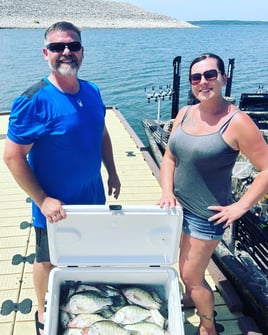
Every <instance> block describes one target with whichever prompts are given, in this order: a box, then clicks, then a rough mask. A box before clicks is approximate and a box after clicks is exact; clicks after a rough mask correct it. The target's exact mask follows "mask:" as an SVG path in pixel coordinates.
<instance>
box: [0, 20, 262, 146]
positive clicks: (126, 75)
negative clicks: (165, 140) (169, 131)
mask: <svg viewBox="0 0 268 335" xmlns="http://www.w3.org/2000/svg"><path fill="white" fill-rule="evenodd" d="M43 33H44V30H43V29H0V40H1V48H0V60H1V77H0V83H1V90H0V111H4V110H9V109H10V107H11V104H12V101H13V99H14V98H15V97H16V96H17V95H18V94H20V93H22V91H24V90H25V89H26V88H27V87H28V86H30V85H31V84H33V83H35V82H36V81H38V80H39V79H41V78H42V77H44V76H46V75H47V74H48V72H49V69H48V66H47V63H46V62H45V61H44V59H43V56H42V53H41V48H42V45H43ZM267 36H268V22H266V23H260V22H255V23H243V24H242V23H240V24H237V23H235V22H210V23H202V24H201V25H200V28H199V29H87V30H83V31H82V37H83V45H84V47H85V58H84V62H83V65H82V68H81V70H80V74H79V75H80V77H81V78H83V79H86V80H90V81H93V82H95V83H96V84H97V85H98V86H99V87H100V89H101V92H102V96H103V100H104V102H105V104H106V105H107V106H111V105H113V106H116V107H117V108H118V109H119V110H120V111H121V113H122V114H123V115H124V116H125V118H126V119H127V120H128V122H129V123H130V125H131V126H132V127H133V128H134V130H135V131H136V132H137V134H138V135H139V136H140V137H141V139H142V140H143V141H145V142H146V139H145V136H144V132H143V129H142V126H141V122H140V120H141V119H142V118H156V114H157V103H156V102H151V103H150V104H148V103H147V100H146V97H145V94H144V88H145V87H146V88H147V90H149V91H150V90H151V87H152V86H153V85H154V86H155V87H156V88H158V87H159V86H160V85H163V86H166V85H169V84H171V85H172V81H173V66H172V61H173V59H174V58H175V57H176V56H181V57H182V62H181V88H180V106H182V105H184V104H185V103H186V101H187V94H188V90H189V83H188V68H189V64H190V62H191V61H192V59H193V58H195V56H197V55H198V54H199V53H203V52H213V53H216V54H219V55H220V56H221V57H222V58H223V59H224V60H225V63H226V67H227V65H228V60H229V58H235V69H234V76H233V84H232V94H231V95H232V96H233V97H234V98H236V101H237V102H239V98H240V94H241V93H242V92H243V93H247V92H255V91H256V90H257V88H258V86H259V85H264V88H265V89H267V90H268V40H267ZM170 112H171V102H170V101H169V100H165V101H163V102H161V116H162V118H163V119H168V118H169V116H170Z"/></svg>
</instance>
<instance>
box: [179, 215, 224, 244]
mask: <svg viewBox="0 0 268 335" xmlns="http://www.w3.org/2000/svg"><path fill="white" fill-rule="evenodd" d="M223 226H224V223H222V224H219V225H215V224H214V223H213V222H209V221H208V220H207V219H203V218H201V217H199V216H197V215H195V214H193V213H191V212H189V211H188V210H186V209H184V210H183V227H182V230H183V232H184V233H185V234H186V235H190V236H192V237H195V238H199V239H201V240H221V239H222V235H223V233H224V230H225V229H224V228H223Z"/></svg>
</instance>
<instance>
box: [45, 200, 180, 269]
mask: <svg viewBox="0 0 268 335" xmlns="http://www.w3.org/2000/svg"><path fill="white" fill-rule="evenodd" d="M64 209H65V210H66V214H67V218H66V219H65V220H62V221H59V222H58V223H54V224H51V223H49V222H47V228H48V239H49V250H50V257H51V262H52V264H54V265H57V266H59V267H66V266H79V267H82V266H111V265H112V266H116V265H121V266H122V265H124V266H126V265H130V266H135V265H139V266H140V265H147V266H149V265H152V266H158V265H164V264H168V265H171V264H174V263H175V262H176V260H177V256H178V250H179V243H180V235H181V227H182V217H183V214H182V209H181V208H178V207H177V208H175V209H172V210H171V209H164V208H160V207H159V206H157V205H155V206H129V205H127V206H120V205H110V206H108V205H66V206H64Z"/></svg>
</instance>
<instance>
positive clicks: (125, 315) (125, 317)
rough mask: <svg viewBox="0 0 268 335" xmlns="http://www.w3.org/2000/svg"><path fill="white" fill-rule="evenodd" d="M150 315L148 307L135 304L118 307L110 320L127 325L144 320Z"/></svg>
mask: <svg viewBox="0 0 268 335" xmlns="http://www.w3.org/2000/svg"><path fill="white" fill-rule="evenodd" d="M150 317H151V312H150V311H149V310H148V309H145V308H143V307H141V306H137V305H128V306H124V307H122V308H120V309H119V310H118V311H117V312H116V313H115V314H114V316H113V317H112V318H111V320H112V321H114V322H116V323H120V324H122V325H129V324H132V323H137V322H140V321H143V320H146V319H148V318H150Z"/></svg>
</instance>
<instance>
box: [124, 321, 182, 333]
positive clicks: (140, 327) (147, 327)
mask: <svg viewBox="0 0 268 335" xmlns="http://www.w3.org/2000/svg"><path fill="white" fill-rule="evenodd" d="M125 329H126V330H130V331H133V332H134V333H133V334H135V332H136V334H138V335H170V334H169V332H168V331H166V330H165V329H163V328H161V327H159V326H158V325H156V324H155V323H152V322H146V321H143V322H139V323H135V324H132V325H126V326H125ZM177 335H179V334H177Z"/></svg>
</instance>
